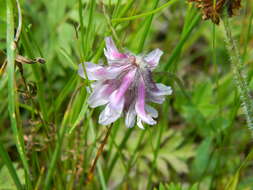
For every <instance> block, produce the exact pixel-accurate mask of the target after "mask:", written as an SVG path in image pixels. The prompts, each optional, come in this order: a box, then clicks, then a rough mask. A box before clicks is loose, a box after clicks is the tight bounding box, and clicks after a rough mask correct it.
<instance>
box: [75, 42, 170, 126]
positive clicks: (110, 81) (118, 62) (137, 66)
mask: <svg viewBox="0 0 253 190" xmlns="http://www.w3.org/2000/svg"><path fill="white" fill-rule="evenodd" d="M105 41H106V48H105V49H104V54H105V56H106V58H107V62H108V65H107V66H102V65H98V64H94V63H91V62H85V63H82V64H79V70H78V74H79V75H80V76H81V77H83V78H85V73H84V69H85V70H86V73H87V77H88V79H89V80H95V81H96V82H95V83H93V85H92V90H93V92H92V93H91V95H90V97H89V100H88V103H89V105H90V107H92V108H95V107H97V106H102V105H106V107H105V109H104V110H103V111H102V112H101V114H100V116H99V123H100V124H102V125H108V124H110V123H113V122H114V121H116V120H117V119H118V118H119V117H120V116H122V115H125V125H126V126H127V127H133V126H134V125H135V122H136V118H137V125H138V126H139V127H140V128H143V125H142V121H143V122H145V123H147V124H149V125H154V124H156V121H155V120H154V118H156V117H158V112H157V110H155V109H154V108H153V107H151V106H150V105H148V104H147V103H148V102H155V103H159V104H161V103H162V102H163V101H164V100H165V95H170V94H171V93H172V89H171V87H169V86H165V85H163V84H161V83H155V82H154V81H153V79H152V74H151V72H152V71H153V70H154V69H155V67H156V66H157V65H158V63H159V60H160V57H161V55H162V54H163V52H162V51H161V50H159V49H155V50H153V51H152V52H150V53H149V54H147V55H134V54H132V53H130V52H127V53H121V52H119V50H118V49H117V47H116V46H115V44H114V42H113V40H112V38H110V37H107V38H105Z"/></svg>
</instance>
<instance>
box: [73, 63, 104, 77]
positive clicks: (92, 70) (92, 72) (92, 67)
mask: <svg viewBox="0 0 253 190" xmlns="http://www.w3.org/2000/svg"><path fill="white" fill-rule="evenodd" d="M84 69H86V74H87V77H88V79H89V80H100V79H103V78H104V76H105V75H106V74H107V73H108V72H107V71H106V69H105V68H104V67H102V66H100V65H97V64H94V63H91V62H85V63H81V64H79V68H78V74H79V75H80V76H81V77H82V78H86V77H85V72H84Z"/></svg>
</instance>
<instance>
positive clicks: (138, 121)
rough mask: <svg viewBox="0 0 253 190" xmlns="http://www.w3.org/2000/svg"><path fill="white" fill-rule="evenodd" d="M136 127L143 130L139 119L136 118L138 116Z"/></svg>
mask: <svg viewBox="0 0 253 190" xmlns="http://www.w3.org/2000/svg"><path fill="white" fill-rule="evenodd" d="M137 126H138V127H139V128H141V129H145V128H144V127H143V124H142V122H141V118H140V117H138V116H137Z"/></svg>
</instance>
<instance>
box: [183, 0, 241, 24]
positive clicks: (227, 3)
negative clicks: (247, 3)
mask: <svg viewBox="0 0 253 190" xmlns="http://www.w3.org/2000/svg"><path fill="white" fill-rule="evenodd" d="M188 1H189V2H196V6H197V7H198V8H200V9H201V10H202V14H203V17H202V18H203V19H205V20H207V19H211V20H212V22H213V23H215V24H219V22H220V17H221V14H222V12H223V10H224V8H226V9H227V13H228V16H230V17H231V16H234V15H235V14H236V12H237V10H238V9H239V8H240V7H241V0H188ZM214 2H216V3H215V4H214Z"/></svg>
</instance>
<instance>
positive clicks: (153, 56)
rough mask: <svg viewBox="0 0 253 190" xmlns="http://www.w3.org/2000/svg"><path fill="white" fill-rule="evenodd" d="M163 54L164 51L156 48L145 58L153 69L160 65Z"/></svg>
mask: <svg viewBox="0 0 253 190" xmlns="http://www.w3.org/2000/svg"><path fill="white" fill-rule="evenodd" d="M162 54H163V52H162V51H161V50H160V49H155V50H153V51H151V52H150V53H149V54H147V55H146V56H145V57H144V60H145V61H146V62H147V63H148V64H149V66H150V68H151V69H154V68H155V67H156V66H157V65H158V63H159V60H160V57H161V56H162Z"/></svg>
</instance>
